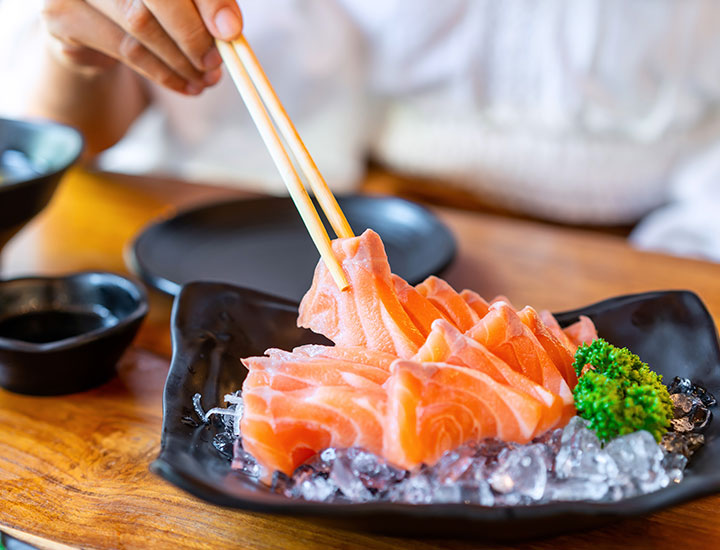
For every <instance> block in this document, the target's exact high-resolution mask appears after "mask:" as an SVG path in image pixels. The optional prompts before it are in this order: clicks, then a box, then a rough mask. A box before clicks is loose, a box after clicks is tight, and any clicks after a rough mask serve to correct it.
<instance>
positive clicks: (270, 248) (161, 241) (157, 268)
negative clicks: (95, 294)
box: [128, 195, 455, 300]
mask: <svg viewBox="0 0 720 550" xmlns="http://www.w3.org/2000/svg"><path fill="white" fill-rule="evenodd" d="M338 202H339V204H340V207H341V208H342V210H343V212H345V215H346V216H347V218H348V221H349V222H350V225H351V226H352V228H353V231H355V234H357V235H359V234H360V233H361V232H362V231H364V230H365V229H366V228H368V227H370V228H372V229H374V230H375V231H377V232H378V234H379V235H380V236H381V237H382V240H383V243H384V244H385V249H386V251H387V255H388V259H389V261H390V265H391V267H392V269H393V273H397V274H398V275H400V276H401V277H403V278H404V279H406V280H408V281H409V282H410V283H419V282H420V281H422V280H423V279H424V278H425V277H427V276H428V275H432V274H434V273H438V272H440V271H441V270H442V269H444V268H445V267H446V266H447V265H448V264H449V263H450V261H451V260H452V258H453V256H454V255H455V240H454V238H453V236H452V233H450V231H449V230H448V228H447V227H445V226H444V225H443V224H442V223H441V222H440V221H439V220H438V219H437V218H436V217H435V216H434V215H433V214H432V213H431V212H430V211H428V210H427V209H425V208H423V207H422V206H420V205H417V204H415V203H412V202H409V201H406V200H403V199H398V198H395V197H377V196H361V195H353V196H346V197H340V198H339V199H338ZM316 208H317V204H316ZM318 211H319V209H318ZM328 233H329V234H331V235H332V232H330V231H328ZM318 258H319V254H318V252H317V250H316V249H315V246H314V245H313V242H312V241H311V240H310V237H309V235H308V232H307V230H306V229H305V227H304V226H303V223H302V220H301V219H300V216H299V215H298V213H297V210H295V206H294V205H293V203H292V201H291V200H290V199H289V198H281V197H272V198H263V199H252V200H235V201H231V202H222V203H216V204H211V205H207V206H202V207H199V208H196V209H193V210H189V211H186V212H183V213H180V214H178V215H176V216H174V217H173V218H170V219H168V220H164V221H161V222H159V223H156V224H154V225H152V226H150V227H148V228H147V229H145V230H144V231H143V232H142V233H141V234H140V236H139V237H138V238H137V239H136V240H135V243H134V244H133V247H132V249H131V250H130V257H129V259H128V261H129V263H130V268H131V269H133V270H134V271H135V272H136V273H137V274H138V275H139V276H140V277H141V278H142V279H144V280H145V282H147V283H148V284H150V285H151V286H153V287H155V288H158V289H160V290H162V291H163V292H166V293H168V294H172V295H176V294H177V293H178V292H179V290H180V287H181V286H182V285H184V284H186V283H189V282H192V281H216V282H225V283H234V284H238V285H242V286H244V287H247V288H253V289H256V290H260V291H263V292H267V293H269V294H273V295H275V296H281V297H283V298H289V299H292V300H299V299H300V298H302V296H303V294H304V293H305V292H306V291H307V289H308V288H310V283H311V282H312V274H313V270H314V269H315V266H316V264H317V262H318Z"/></svg>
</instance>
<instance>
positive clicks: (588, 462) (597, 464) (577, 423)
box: [554, 416, 618, 483]
mask: <svg viewBox="0 0 720 550" xmlns="http://www.w3.org/2000/svg"><path fill="white" fill-rule="evenodd" d="M585 426H586V421H585V420H583V419H581V418H579V417H577V416H576V417H574V418H572V419H571V420H570V422H569V423H568V425H567V426H566V427H565V429H564V430H563V435H562V439H561V443H562V446H561V447H560V450H559V451H558V453H557V456H556V457H555V466H554V470H555V475H556V476H557V477H558V478H559V479H568V478H578V479H587V480H591V481H595V482H598V483H601V482H605V481H607V480H608V479H609V478H613V477H615V476H616V475H617V472H618V468H617V465H616V464H615V461H614V460H613V459H612V457H610V456H609V455H608V453H607V452H606V451H604V450H603V449H602V448H601V446H600V440H599V439H598V438H597V436H596V435H595V432H593V431H592V430H589V429H587V428H586V427H585Z"/></svg>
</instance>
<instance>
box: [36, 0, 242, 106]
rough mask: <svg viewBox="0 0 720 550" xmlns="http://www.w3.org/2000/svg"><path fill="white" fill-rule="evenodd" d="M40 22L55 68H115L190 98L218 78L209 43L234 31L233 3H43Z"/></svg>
mask: <svg viewBox="0 0 720 550" xmlns="http://www.w3.org/2000/svg"><path fill="white" fill-rule="evenodd" d="M43 15H44V20H45V23H46V27H47V30H48V32H49V34H50V36H51V38H52V42H53V46H54V47H53V50H54V51H55V52H57V54H58V55H59V56H60V57H61V59H62V61H63V62H65V63H67V64H70V65H72V66H73V67H75V68H77V69H79V70H90V71H103V70H105V69H108V68H110V67H112V66H114V65H115V64H116V63H117V62H118V61H119V62H121V63H123V64H125V65H127V66H128V67H130V68H131V69H133V70H134V71H136V72H137V73H139V74H141V75H142V76H144V77H146V78H148V79H150V80H152V81H154V82H156V83H158V84H161V85H163V86H165V87H167V88H171V89H173V90H176V91H178V92H182V93H185V94H190V95H195V94H199V93H200V92H202V90H203V89H204V88H205V87H207V86H212V85H213V84H215V83H217V81H218V80H219V79H220V75H221V69H220V64H221V62H222V60H221V59H220V55H219V53H218V52H217V49H216V48H215V45H214V41H213V38H214V37H216V38H221V39H224V40H232V39H234V38H236V37H237V36H239V34H240V32H241V31H242V16H241V13H240V9H239V8H238V6H237V4H236V3H235V1H234V0H45V5H44V9H43Z"/></svg>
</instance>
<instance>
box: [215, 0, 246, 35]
mask: <svg viewBox="0 0 720 550" xmlns="http://www.w3.org/2000/svg"><path fill="white" fill-rule="evenodd" d="M215 26H216V27H217V30H218V32H219V33H220V38H222V39H223V40H232V39H233V38H235V37H236V36H237V35H238V34H240V31H242V22H241V21H240V19H239V18H238V16H237V15H235V12H234V11H233V10H232V9H230V8H223V9H221V10H220V11H219V12H217V14H216V15H215Z"/></svg>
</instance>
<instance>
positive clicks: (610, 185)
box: [0, 0, 720, 261]
mask: <svg viewBox="0 0 720 550" xmlns="http://www.w3.org/2000/svg"><path fill="white" fill-rule="evenodd" d="M56 3H57V2H56ZM45 4H47V2H43V1H42V0H0V75H1V81H2V86H0V116H4V117H15V118H17V117H25V116H29V115H33V114H34V113H35V112H36V111H35V110H34V106H33V101H35V100H34V98H35V97H36V96H37V90H38V89H43V90H46V91H47V87H48V86H52V85H53V83H52V82H51V81H49V80H48V78H47V70H46V67H45V63H46V60H45V56H46V54H45V53H44V52H45V48H46V42H47V40H46V38H47V31H46V29H45V28H44V24H43V20H42V17H41V12H42V10H43V6H44V5H45ZM239 5H240V6H241V9H242V11H243V15H244V24H245V30H244V33H245V35H246V36H247V38H248V41H249V42H250V43H251V44H252V46H253V48H254V49H255V51H256V52H257V54H258V57H259V58H260V61H261V63H262V64H263V66H264V67H265V69H266V71H267V73H268V76H269V77H270V80H271V81H272V83H273V84H274V86H275V88H276V91H277V92H278V95H279V96H280V98H281V100H282V101H283V102H284V104H285V106H286V108H287V110H288V112H289V114H290V116H291V117H292V119H293V120H294V121H295V123H296V125H297V127H298V130H299V132H300V134H301V136H302V137H303V139H304V140H305V142H306V144H307V146H308V149H309V150H310V152H311V154H312V155H313V156H314V158H315V160H316V162H317V164H318V166H319V167H320V169H321V171H322V172H323V174H324V175H325V177H326V179H327V180H328V182H329V183H330V185H331V187H333V189H334V190H335V191H336V192H349V191H353V190H357V189H360V188H368V187H369V188H371V190H380V191H390V192H393V193H397V194H401V195H406V196H410V197H415V198H418V197H419V198H424V199H425V200H430V201H432V202H434V203H436V204H451V205H455V206H458V205H460V206H462V207H465V208H477V209H482V210H491V211H494V212H501V213H503V214H506V215H514V216H524V217H532V218H537V219H541V220H545V221H548V222H551V223H560V224H572V225H581V226H597V227H603V228H607V227H616V228H618V229H617V231H618V232H620V233H622V234H624V235H629V238H630V240H631V242H632V243H633V244H634V245H636V246H639V247H642V248H647V249H653V250H660V251H665V252H670V253H673V254H679V255H684V256H691V257H698V258H704V259H710V260H714V261H720V217H719V216H717V212H718V211H720V184H719V183H718V181H719V180H720V103H719V102H720V63H718V59H720V32H719V31H720V3H719V2H717V1H715V0H683V1H680V0H503V1H498V0H495V1H493V0H443V1H442V2H438V1H436V0H434V1H433V0H377V1H375V0H241V1H240V2H239ZM142 86H143V87H144V90H145V93H146V95H147V97H148V98H149V101H148V104H147V106H146V107H145V108H144V109H143V110H142V112H141V113H140V114H139V116H137V118H136V119H135V120H134V122H133V123H132V125H131V126H130V127H129V129H128V131H127V132H126V133H125V134H124V136H123V137H122V139H120V140H119V141H118V142H117V143H115V144H113V145H112V146H111V147H109V148H107V150H104V151H103V152H101V153H99V154H98V155H93V156H92V158H87V159H86V162H88V163H90V164H91V166H93V167H96V168H98V169H100V170H107V171H113V172H126V173H133V174H149V175H154V176H157V175H160V176H165V175H169V176H172V177H178V178H182V179H187V180H191V181H197V182H202V183H215V184H222V185H228V186H238V187H244V188H248V189H251V190H256V191H262V192H269V193H273V194H283V193H284V192H285V190H284V186H283V184H282V181H281V180H280V178H279V176H278V175H277V171H276V169H275V167H274V166H273V164H272V162H271V159H270V157H269V155H268V154H267V152H266V151H265V148H264V146H263V144H262V142H261V140H260V138H259V136H258V134H257V131H256V130H255V128H254V126H253V125H252V122H251V120H250V118H249V116H248V114H247V111H246V109H245V107H244V106H243V104H242V102H241V100H240V98H239V97H238V95H237V91H236V90H235V88H234V87H233V85H232V82H231V81H230V79H229V78H227V76H226V75H224V76H223V78H222V79H221V81H220V82H219V84H217V85H216V86H213V87H210V88H208V89H207V90H205V91H204V92H203V93H202V94H201V95H200V96H197V97H189V96H184V95H181V94H178V93H176V92H173V91H170V90H167V89H165V88H163V87H160V86H158V85H155V84H152V83H150V82H148V81H144V82H143V84H142ZM59 118H61V119H62V116H60V117H59ZM66 122H67V120H66ZM368 170H370V172H371V173H377V172H380V173H382V174H385V173H388V174H393V176H392V177H375V178H372V183H370V184H369V183H368V180H367V174H368Z"/></svg>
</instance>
